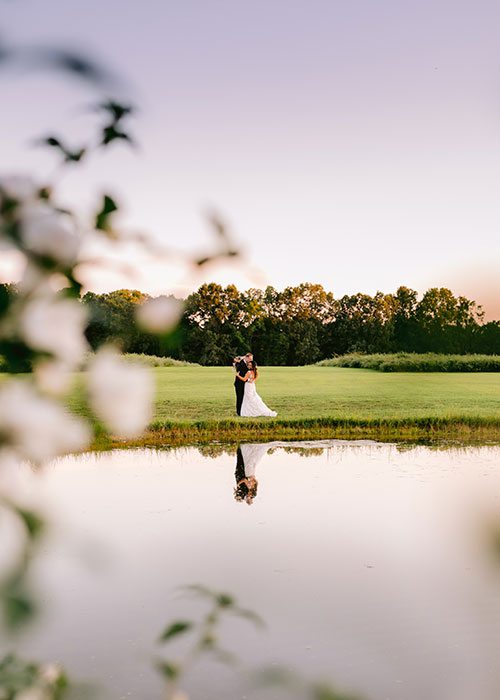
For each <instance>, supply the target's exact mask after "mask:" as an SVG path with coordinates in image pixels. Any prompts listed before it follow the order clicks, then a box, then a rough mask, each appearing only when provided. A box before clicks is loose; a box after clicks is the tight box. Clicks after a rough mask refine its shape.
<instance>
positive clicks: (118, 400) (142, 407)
mask: <svg viewBox="0 0 500 700" xmlns="http://www.w3.org/2000/svg"><path fill="white" fill-rule="evenodd" d="M88 388H89V394H90V403H91V405H92V408H93V410H94V412H95V414H96V415H97V417H98V418H100V419H101V420H102V421H104V422H105V423H106V424H107V426H108V427H109V428H110V429H111V430H112V431H113V432H114V433H116V434H117V435H119V436H120V437H125V438H132V437H136V436H138V435H140V434H141V433H142V432H143V431H144V429H145V428H146V427H147V425H148V423H149V421H150V420H151V416H152V402H153V397H154V382H153V376H152V374H151V373H150V372H149V370H148V369H147V368H146V367H143V366H139V365H133V364H131V363H129V362H125V361H123V360H122V359H120V356H119V354H118V353H117V352H116V351H115V350H113V349H111V348H103V349H102V350H100V351H99V352H98V353H97V354H96V355H95V357H94V359H93V360H92V362H91V364H90V368H89V373H88Z"/></svg>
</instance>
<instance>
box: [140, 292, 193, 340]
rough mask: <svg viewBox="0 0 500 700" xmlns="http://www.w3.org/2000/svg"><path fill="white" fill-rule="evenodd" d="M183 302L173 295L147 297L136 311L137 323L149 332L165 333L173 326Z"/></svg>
mask: <svg viewBox="0 0 500 700" xmlns="http://www.w3.org/2000/svg"><path fill="white" fill-rule="evenodd" d="M183 306H184V305H183V303H182V301H180V300H179V299H176V298H175V297H166V296H161V297H157V298H156V299H148V301H145V302H144V303H143V304H141V305H140V306H139V307H138V309H137V312H136V318H137V321H138V323H140V325H141V326H142V327H143V328H144V329H145V330H147V331H149V332H150V333H165V332H166V331H169V330H172V329H173V328H175V326H176V325H177V323H178V322H179V319H180V317H181V314H182V309H183Z"/></svg>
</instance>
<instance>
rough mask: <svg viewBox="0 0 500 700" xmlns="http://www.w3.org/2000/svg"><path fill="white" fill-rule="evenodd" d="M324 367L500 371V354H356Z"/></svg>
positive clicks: (413, 370)
mask: <svg viewBox="0 0 500 700" xmlns="http://www.w3.org/2000/svg"><path fill="white" fill-rule="evenodd" d="M318 364H320V365H321V366H323V367H354V368H359V369H375V370H379V371H380V372H500V355H439V354H434V353H425V354H417V353H397V354H378V355H377V354H375V355H363V354H360V353H352V354H349V355H342V356H341V357H333V358H332V359H330V360H322V361H321V362H319V363H318Z"/></svg>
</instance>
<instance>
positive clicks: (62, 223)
mask: <svg viewBox="0 0 500 700" xmlns="http://www.w3.org/2000/svg"><path fill="white" fill-rule="evenodd" d="M21 237H22V241H23V243H24V245H25V246H26V249H27V250H30V251H31V252H33V253H36V254H37V255H43V256H47V257H48V258H51V259H52V260H56V261H58V262H60V263H62V264H64V265H72V264H73V263H74V262H75V261H76V258H77V255H78V251H79V249H80V237H79V236H78V234H77V232H76V228H75V224H74V222H73V221H72V219H71V217H70V216H68V215H67V214H62V213H60V212H57V211H55V210H54V209H52V208H51V207H49V206H47V205H46V204H33V205H31V206H26V207H23V211H22V217H21Z"/></svg>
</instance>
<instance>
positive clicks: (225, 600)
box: [215, 593, 235, 608]
mask: <svg viewBox="0 0 500 700" xmlns="http://www.w3.org/2000/svg"><path fill="white" fill-rule="evenodd" d="M215 600H216V603H217V605H218V606H219V607H220V608H232V607H233V605H234V603H235V600H234V598H233V597H232V596H230V595H229V594H228V593H219V594H218V595H217V597H216V599H215Z"/></svg>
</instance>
